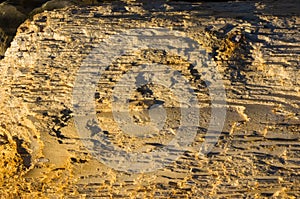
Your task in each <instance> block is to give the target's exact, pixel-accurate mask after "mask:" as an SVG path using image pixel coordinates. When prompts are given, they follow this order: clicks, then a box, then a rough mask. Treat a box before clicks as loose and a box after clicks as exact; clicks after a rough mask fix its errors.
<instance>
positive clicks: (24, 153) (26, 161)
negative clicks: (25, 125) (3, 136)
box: [13, 136, 31, 169]
mask: <svg viewBox="0 0 300 199" xmlns="http://www.w3.org/2000/svg"><path fill="white" fill-rule="evenodd" d="M13 140H14V141H15V142H16V144H17V152H18V154H19V155H20V156H21V158H22V160H23V165H24V166H25V168H26V169H28V168H29V167H30V166H31V155H30V153H29V152H28V149H26V148H25V147H24V146H23V144H24V140H22V139H20V138H18V137H16V136H14V137H13Z"/></svg>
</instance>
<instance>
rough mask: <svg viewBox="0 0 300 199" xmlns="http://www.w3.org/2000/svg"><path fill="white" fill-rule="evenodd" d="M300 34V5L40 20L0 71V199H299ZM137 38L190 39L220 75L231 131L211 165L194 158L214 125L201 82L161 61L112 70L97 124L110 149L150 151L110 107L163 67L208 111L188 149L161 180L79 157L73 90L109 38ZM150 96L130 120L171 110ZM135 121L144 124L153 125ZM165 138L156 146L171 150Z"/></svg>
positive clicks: (128, 10) (134, 7)
mask: <svg viewBox="0 0 300 199" xmlns="http://www.w3.org/2000/svg"><path fill="white" fill-rule="evenodd" d="M282 7H284V8H285V9H282ZM282 10H284V11H286V12H284V11H282ZM299 26H300V17H299V3H295V2H294V1H290V2H285V3H280V2H274V3H272V4H268V3H254V2H231V3H227V2H223V3H212V2H210V3H183V2H168V3H165V2H157V3H156V4H152V3H151V4H150V3H149V4H147V3H143V4H141V3H138V2H127V3H123V4H120V3H107V4H103V5H102V6H99V7H86V8H78V7H70V8H67V9H64V10H60V11H51V12H44V13H41V14H38V15H36V16H34V18H33V20H32V21H30V20H28V21H26V22H25V23H24V24H22V25H21V26H20V27H19V29H18V33H17V36H16V37H15V38H14V40H13V42H12V44H11V47H10V48H9V49H8V51H7V52H6V56H5V58H4V59H3V60H1V62H0V66H1V67H0V70H1V71H0V75H1V90H0V91H1V96H2V97H1V101H0V106H1V115H0V121H1V127H0V147H1V149H2V150H1V151H3V153H2V154H1V158H0V159H1V161H0V166H1V169H2V170H1V175H0V178H1V179H0V182H1V188H0V192H1V195H2V196H3V197H6V198H9V197H11V198H12V197H17V196H21V197H26V196H31V197H37V196H43V197H49V198H57V197H66V198H78V197H87V198H95V197H103V198H130V197H132V198H153V197H157V198H170V197H171V198H179V197H181V198H218V197H219V198H226V197H233V198H263V197H271V196H273V197H274V198H276V197H277V198H298V197H300V188H299V187H300V186H299V185H300V176H299V175H300V157H299V152H300V145H299V141H300V127H299V125H300V122H299V117H300V116H299V105H300V93H299V89H300V85H299V84H300V81H299V75H300V70H299V60H300V59H299V58H300V56H299V48H300V46H299V40H300V34H299ZM136 27H166V28H172V29H174V30H180V31H185V32H187V34H188V35H189V36H190V37H191V38H193V39H194V40H196V41H197V42H199V44H201V45H202V46H203V47H205V49H207V51H208V52H209V53H210V55H211V56H212V58H213V59H214V60H215V62H216V63H217V68H218V70H219V71H220V73H221V74H222V79H223V80H224V82H225V87H226V93H227V104H228V105H227V107H228V109H227V120H226V124H225V126H224V129H223V132H222V134H221V136H220V139H219V141H218V143H217V144H216V146H215V148H214V149H213V151H212V152H211V153H210V154H208V155H207V156H205V157H203V156H198V155H197V154H198V150H197V149H198V146H199V145H200V144H201V143H202V142H203V139H204V135H205V132H206V128H207V125H208V122H209V121H207V120H208V119H209V115H210V109H209V106H210V103H209V96H208V93H207V89H206V86H205V84H203V82H202V80H201V75H200V77H199V74H198V73H197V71H194V70H191V69H192V68H191V67H192V66H191V65H190V64H189V63H187V62H186V61H185V60H182V59H181V58H180V57H178V56H174V55H169V54H168V52H162V51H155V50H143V51H141V52H136V53H133V54H130V55H126V56H122V57H120V59H118V60H116V61H115V62H114V63H112V65H111V66H110V70H108V71H106V73H105V75H103V78H102V79H101V80H100V81H99V84H98V88H97V91H98V92H99V93H97V94H96V95H95V101H96V102H97V103H96V107H97V113H98V114H97V116H98V119H99V122H100V123H101V125H102V126H101V127H102V128H103V129H106V130H107V134H108V136H109V137H110V139H111V140H112V142H113V143H114V144H116V145H119V146H120V147H123V148H125V149H126V150H136V149H137V148H139V147H142V146H145V145H146V143H145V141H144V140H138V139H133V138H131V137H128V136H125V135H123V134H122V132H120V131H119V130H118V128H117V125H116V124H115V123H114V121H113V118H112V116H111V109H110V106H111V104H110V100H109V99H110V96H111V92H112V89H113V86H114V84H115V82H116V81H117V80H118V79H119V78H120V76H121V74H122V73H123V72H124V71H125V72H126V71H127V70H128V69H129V68H131V67H134V66H135V65H136V64H139V63H144V62H153V63H161V64H167V65H169V66H170V67H172V68H174V69H176V70H179V71H181V72H182V74H183V75H184V76H186V78H187V79H188V80H189V81H190V83H191V85H192V86H193V88H194V90H195V92H196V93H197V95H198V96H199V100H200V102H201V105H202V107H201V113H202V114H201V116H202V117H201V118H202V119H201V121H200V124H199V131H198V133H197V136H196V139H195V142H194V143H193V145H192V146H191V147H190V149H189V150H188V151H187V152H186V153H185V154H184V155H183V156H182V157H180V158H179V159H178V160H177V161H176V162H174V163H173V164H171V165H169V166H167V167H166V168H165V169H162V170H159V171H156V172H152V173H144V174H128V173H125V172H118V171H115V170H113V169H111V168H109V167H107V166H106V165H104V164H102V163H100V162H99V161H97V160H96V159H94V158H93V157H92V156H91V155H90V154H89V152H88V151H87V150H86V149H85V147H84V146H83V145H82V143H81V140H80V138H79V136H78V134H77V132H76V128H75V126H74V120H73V113H72V110H73V105H72V89H73V86H74V80H75V77H76V73H77V71H78V69H79V67H80V65H81V62H82V60H83V59H84V58H85V57H86V56H87V55H88V54H89V53H90V52H91V50H92V49H93V47H96V46H97V44H98V42H100V41H102V40H103V39H104V38H107V37H108V36H109V35H113V34H116V33H120V32H122V31H124V30H127V29H129V28H136ZM146 90H151V91H153V93H154V94H156V95H157V96H153V95H143V92H138V91H137V93H136V95H135V98H133V99H132V103H131V107H133V108H134V110H135V111H138V110H139V108H143V107H147V106H148V105H147V100H148V101H149V99H150V100H154V99H155V98H154V97H156V98H159V99H161V100H163V101H165V102H166V103H171V102H169V101H168V100H170V99H171V100H173V99H174V98H172V95H171V94H170V93H169V92H168V91H166V90H163V89H160V88H159V87H153V86H151V85H149V87H148V88H147V89H146ZM174 105H176V101H175V102H174ZM171 112H174V113H175V114H174V115H175V116H174V117H175V118H172V117H171V119H170V120H169V121H168V122H169V124H170V125H173V127H174V128H176V125H178V124H177V123H176V122H174V121H177V118H176V107H175V108H173V109H171ZM135 115H136V121H137V122H143V121H144V120H145V119H143V117H147V115H146V116H145V114H143V113H139V114H137V113H136V114H135ZM167 136H169V135H167ZM167 136H166V137H161V138H160V139H157V140H155V139H154V140H150V141H151V142H154V143H157V142H158V143H160V144H164V142H165V141H166V140H168V139H167ZM147 143H148V141H147ZM147 147H150V150H151V149H153V148H154V149H155V147H159V145H155V144H154V146H153V145H151V146H147Z"/></svg>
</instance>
